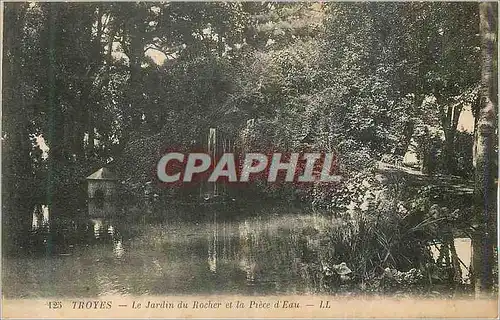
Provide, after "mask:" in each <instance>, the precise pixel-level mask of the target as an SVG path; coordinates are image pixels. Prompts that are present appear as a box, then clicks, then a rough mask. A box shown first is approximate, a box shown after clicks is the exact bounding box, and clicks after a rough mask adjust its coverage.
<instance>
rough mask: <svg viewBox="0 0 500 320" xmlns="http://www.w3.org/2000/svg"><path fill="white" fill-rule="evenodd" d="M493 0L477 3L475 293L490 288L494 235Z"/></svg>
mask: <svg viewBox="0 0 500 320" xmlns="http://www.w3.org/2000/svg"><path fill="white" fill-rule="evenodd" d="M496 9H497V6H496V3H493V2H483V3H480V4H479V19H480V22H479V30H480V36H481V53H482V57H481V63H482V65H481V92H480V95H481V104H480V106H479V110H478V118H477V119H476V120H477V121H476V132H477V134H476V137H475V139H476V141H475V142H476V143H475V148H476V150H475V164H476V166H475V186H474V202H475V203H474V204H475V209H474V212H475V216H474V226H475V232H474V234H473V239H472V247H473V256H472V260H473V261H472V264H473V265H472V268H473V279H474V286H475V292H476V297H480V296H483V295H486V294H488V293H489V292H490V290H491V287H492V283H493V275H492V269H493V263H494V257H493V248H494V244H495V239H496V221H495V218H496V188H495V178H496V168H495V163H494V159H495V146H496V133H495V131H496V126H497V124H496V108H497V99H496V94H497V92H496V88H497V79H496V77H497V75H496V70H494V68H495V63H494V59H495V58H496V33H495V32H496V21H495V20H496V16H497V12H496Z"/></svg>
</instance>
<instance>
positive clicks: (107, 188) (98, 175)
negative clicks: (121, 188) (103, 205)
mask: <svg viewBox="0 0 500 320" xmlns="http://www.w3.org/2000/svg"><path fill="white" fill-rule="evenodd" d="M117 181H118V179H117V178H116V175H115V174H114V173H113V172H112V171H111V170H110V169H109V168H106V167H103V168H101V169H99V170H97V171H96V172H94V173H92V174H91V175H90V176H88V177H87V183H88V197H89V199H99V200H110V199H112V198H114V197H115V196H116V184H117Z"/></svg>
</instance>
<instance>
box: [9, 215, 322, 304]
mask: <svg viewBox="0 0 500 320" xmlns="http://www.w3.org/2000/svg"><path fill="white" fill-rule="evenodd" d="M141 210H142V211H141ZM179 210H182V209H175V210H174V209H172V210H171V212H170V213H169V211H168V210H156V209H151V208H149V209H136V211H137V212H135V213H134V214H130V212H128V211H127V209H123V210H121V211H117V212H115V213H114V214H112V215H108V214H107V213H106V212H104V211H102V212H103V213H104V214H102V216H99V211H97V212H96V211H94V212H91V215H89V214H87V213H86V214H83V215H81V216H79V217H78V218H76V217H72V218H69V219H66V220H64V221H63V222H60V223H59V224H57V225H56V224H50V226H49V225H48V223H47V218H48V211H47V210H45V213H44V211H43V210H40V209H39V213H38V215H34V223H33V234H32V237H31V240H30V241H31V242H30V245H29V248H24V249H23V250H22V251H19V253H18V254H15V255H8V256H4V257H3V263H2V268H3V272H2V274H3V282H2V284H3V293H4V295H5V296H6V297H16V298H36V297H50V296H59V297H95V296H100V295H143V294H147V295H175V294H203V293H206V294H215V293H220V294H222V293H228V294H245V295H252V294H293V293H297V294H308V293H315V292H318V290H321V285H320V283H319V281H318V277H317V275H315V274H314V272H311V269H310V267H309V266H310V264H309V262H310V261H311V260H313V259H312V258H311V256H314V255H315V254H317V253H316V252H315V251H314V247H317V242H318V241H319V240H318V239H316V238H314V235H315V234H317V230H319V229H321V228H322V227H323V226H324V225H326V224H327V220H328V218H326V217H321V216H317V215H311V214H306V213H297V212H292V211H293V210H290V211H288V209H276V210H274V211H272V212H254V213H253V214H251V215H250V216H248V215H247V216H246V217H241V216H240V217H237V215H232V214H231V213H229V214H228V212H225V213H221V212H219V211H218V210H213V209H210V208H197V209H195V210H191V213H189V214H188V213H186V214H185V216H184V215H183V213H182V212H179ZM173 211H176V212H175V214H172V213H173ZM44 215H45V220H44V218H43V216H44ZM131 216H132V217H131ZM47 229H49V230H47Z"/></svg>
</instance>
